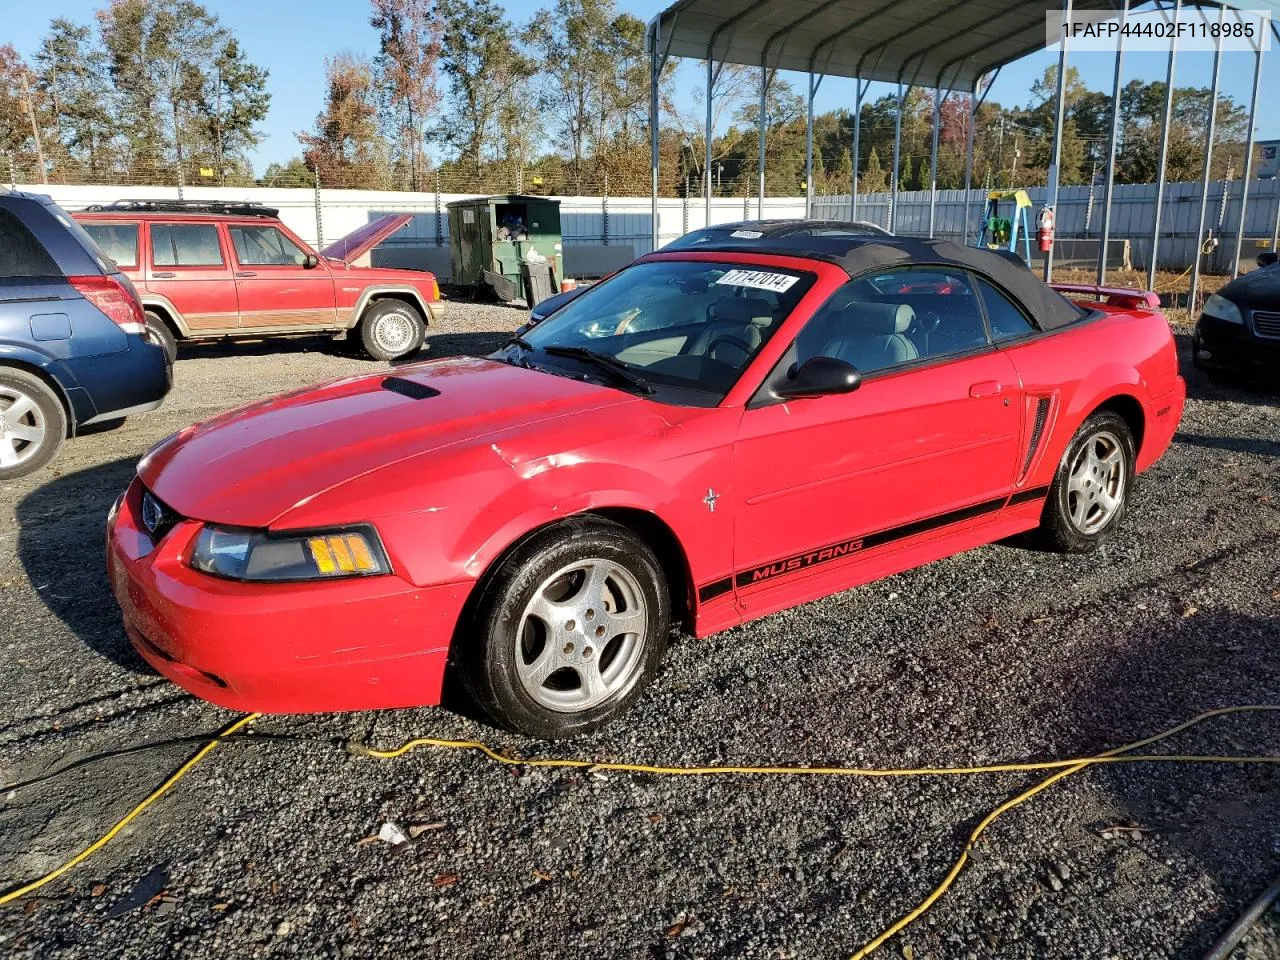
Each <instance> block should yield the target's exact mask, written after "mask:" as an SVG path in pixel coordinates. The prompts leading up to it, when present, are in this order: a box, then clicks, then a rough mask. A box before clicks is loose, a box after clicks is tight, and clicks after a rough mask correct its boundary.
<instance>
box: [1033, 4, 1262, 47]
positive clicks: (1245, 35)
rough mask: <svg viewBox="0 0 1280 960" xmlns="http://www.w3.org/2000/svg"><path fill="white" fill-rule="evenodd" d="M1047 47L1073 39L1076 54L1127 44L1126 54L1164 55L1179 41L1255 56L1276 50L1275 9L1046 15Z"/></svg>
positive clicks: (1048, 12) (1184, 44) (1055, 12)
mask: <svg viewBox="0 0 1280 960" xmlns="http://www.w3.org/2000/svg"><path fill="white" fill-rule="evenodd" d="M1044 28H1045V29H1044V32H1045V46H1046V47H1052V46H1055V45H1057V44H1058V43H1060V42H1061V40H1062V37H1063V35H1064V34H1065V35H1066V38H1067V49H1068V50H1070V51H1071V52H1072V53H1077V52H1081V53H1085V52H1090V51H1093V52H1101V53H1114V52H1115V51H1116V49H1117V48H1118V47H1119V45H1120V44H1121V43H1123V44H1124V49H1125V50H1130V51H1142V50H1148V51H1155V52H1158V53H1164V52H1166V51H1168V50H1169V47H1170V45H1171V44H1172V43H1173V42H1174V40H1177V43H1178V50H1179V51H1185V50H1207V51H1209V52H1213V51H1215V50H1217V49H1219V45H1221V49H1222V51H1223V52H1224V53H1226V52H1244V53H1255V52H1256V51H1257V50H1258V49H1260V48H1261V49H1262V50H1270V49H1271V11H1270V10H1228V9H1226V8H1222V9H1221V10H1215V9H1211V8H1200V7H1192V6H1186V7H1182V8H1180V9H1178V10H1176V11H1174V10H1170V9H1167V8H1165V9H1153V10H1130V11H1129V13H1128V15H1127V16H1125V15H1122V14H1121V12H1120V11H1118V10H1072V11H1071V14H1070V16H1069V17H1068V16H1067V15H1066V14H1064V13H1063V11H1061V10H1046V11H1045V15H1044Z"/></svg>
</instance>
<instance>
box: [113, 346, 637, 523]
mask: <svg viewBox="0 0 1280 960" xmlns="http://www.w3.org/2000/svg"><path fill="white" fill-rule="evenodd" d="M629 402H631V403H634V402H637V399H636V398H635V397H632V396H629V395H628V394H625V393H622V392H620V391H617V390H612V389H609V388H607V387H602V386H599V385H596V384H591V383H586V382H583V381H580V380H570V379H568V378H565V377H558V376H554V375H552V374H548V373H541V372H539V371H536V370H528V369H524V368H521V367H514V366H510V365H508V364H503V363H499V362H497V361H494V360H481V359H474V358H469V357H461V358H453V359H448V360H435V361H429V362H427V363H422V364H415V365H413V366H409V367H401V368H399V369H397V370H394V371H387V372H384V373H378V374H372V375H365V376H360V377H352V378H347V379H343V380H336V381H333V382H331V383H326V384H321V385H319V386H316V387H313V388H310V389H307V390H302V391H298V392H296V393H291V394H285V395H283V396H279V397H274V398H272V399H270V400H264V401H261V402H259V403H254V404H251V405H249V406H246V407H242V408H240V409H238V410H232V411H229V412H227V413H224V414H221V415H219V416H217V417H214V418H212V419H210V420H205V421H203V422H201V423H196V424H193V425H192V426H190V427H187V428H186V429H184V430H182V431H180V432H178V433H176V434H174V435H173V436H172V437H170V438H168V439H167V440H165V441H163V442H161V443H160V444H159V445H157V446H156V447H155V448H154V449H152V450H151V452H149V453H148V454H147V455H146V456H145V457H144V458H143V459H142V462H141V463H140V464H139V465H138V475H139V476H140V477H141V478H142V482H143V483H144V484H146V485H147V487H148V488H149V489H150V490H151V491H152V492H153V493H154V494H155V495H156V496H157V497H159V498H160V499H161V500H163V501H164V502H165V503H166V504H168V505H169V507H171V508H172V509H173V510H175V511H176V512H178V513H180V514H181V515H183V516H185V517H191V518H194V519H198V520H204V521H207V522H210V523H221V524H228V525H234V526H244V527H267V526H270V525H271V524H272V523H274V522H276V521H277V520H279V519H280V518H281V517H282V516H283V515H284V514H286V513H287V512H288V511H290V510H291V509H293V508H295V507H299V506H301V505H302V504H304V503H306V502H308V501H310V500H312V499H313V498H315V497H317V496H319V495H320V494H323V493H325V492H326V491H328V490H331V489H333V488H334V487H336V486H339V485H341V484H343V483H345V482H347V481H350V480H354V479H356V478H357V477H361V476H364V475H366V474H369V473H371V472H373V471H375V470H378V469H380V468H383V467H386V466H390V465H391V464H393V463H397V462H399V461H401V460H405V459H407V458H409V457H415V456H418V455H420V454H424V453H430V452H432V451H436V450H441V449H442V448H445V447H449V446H453V445H459V444H464V443H468V442H474V441H478V440H482V439H483V438H484V437H486V436H490V435H492V434H495V433H498V432H500V431H506V430H511V429H518V428H520V427H522V426H527V425H529V424H532V423H536V422H540V421H545V420H549V419H554V418H560V417H567V416H572V415H575V414H581V413H583V412H585V411H588V410H595V409H600V408H603V407H608V406H616V405H619V404H625V403H629Z"/></svg>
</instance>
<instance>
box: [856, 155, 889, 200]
mask: <svg viewBox="0 0 1280 960" xmlns="http://www.w3.org/2000/svg"><path fill="white" fill-rule="evenodd" d="M886 189H888V183H886V178H885V173H884V168H883V167H881V166H880V153H879V151H878V150H876V148H875V147H872V148H871V153H870V154H869V155H868V156H867V163H866V167H865V169H864V170H863V171H862V173H861V174H859V176H858V192H859V193H881V192H883V191H884V190H886Z"/></svg>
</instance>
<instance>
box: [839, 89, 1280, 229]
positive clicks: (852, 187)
mask: <svg viewBox="0 0 1280 960" xmlns="http://www.w3.org/2000/svg"><path fill="white" fill-rule="evenodd" d="M853 82H854V84H855V85H856V87H857V90H858V95H857V96H856V97H854V101H853V164H852V169H853V176H852V179H851V180H850V181H849V219H850V220H857V219H858V151H859V150H860V149H861V140H862V98H863V96H865V95H866V92H867V88H868V87H869V86H871V81H870V80H868V81H867V82H866V83H863V82H862V80H861V79H859V78H858V77H854V78H853ZM1277 222H1280V218H1277Z"/></svg>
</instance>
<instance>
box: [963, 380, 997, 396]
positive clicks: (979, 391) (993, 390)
mask: <svg viewBox="0 0 1280 960" xmlns="http://www.w3.org/2000/svg"><path fill="white" fill-rule="evenodd" d="M1002 389H1003V388H1002V387H1001V386H1000V381H999V380H983V381H982V382H981V383H975V384H974V385H973V386H971V387H970V388H969V396H971V397H973V398H975V399H977V398H980V397H998V396H999V395H1000V391H1001V390H1002Z"/></svg>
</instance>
